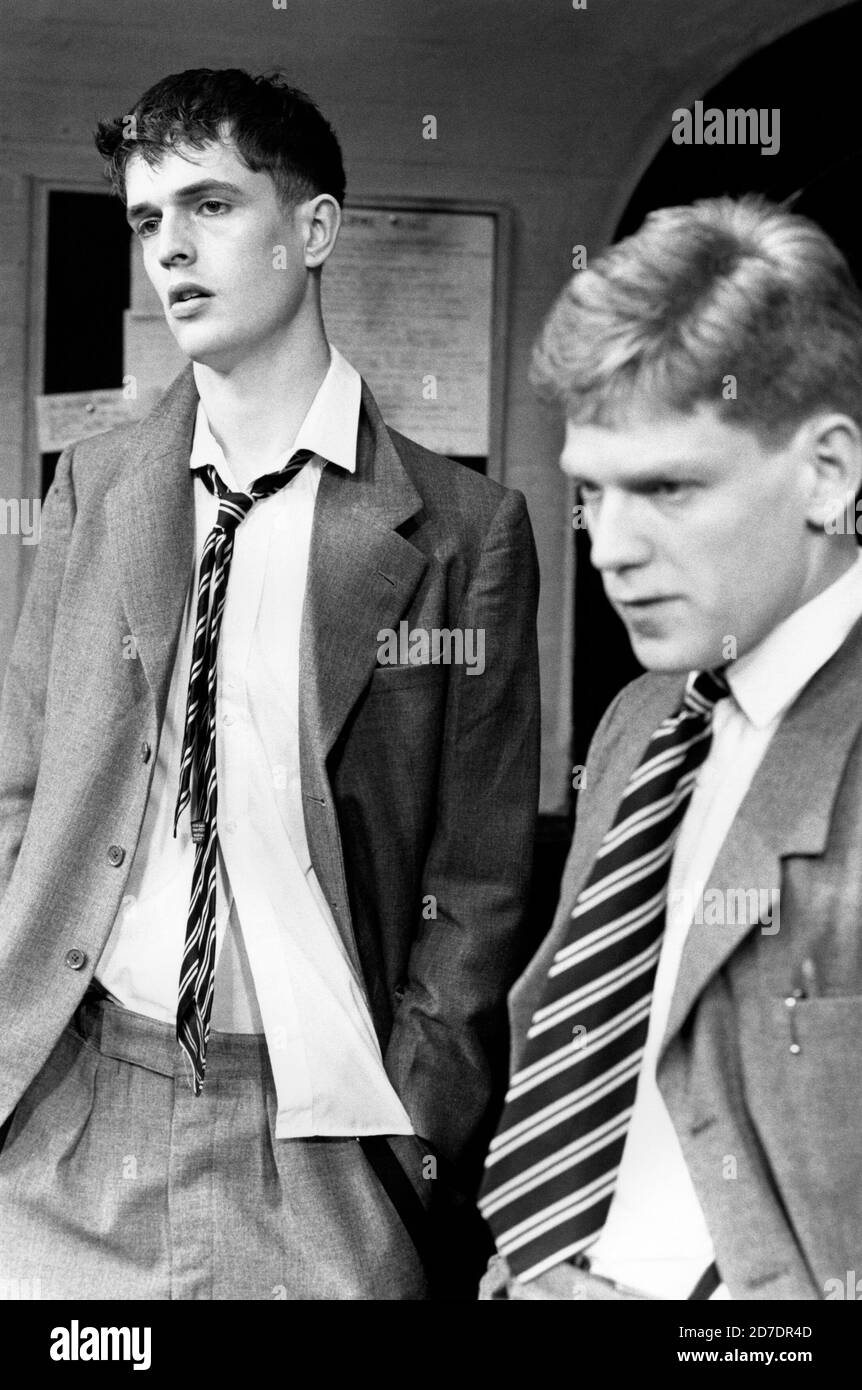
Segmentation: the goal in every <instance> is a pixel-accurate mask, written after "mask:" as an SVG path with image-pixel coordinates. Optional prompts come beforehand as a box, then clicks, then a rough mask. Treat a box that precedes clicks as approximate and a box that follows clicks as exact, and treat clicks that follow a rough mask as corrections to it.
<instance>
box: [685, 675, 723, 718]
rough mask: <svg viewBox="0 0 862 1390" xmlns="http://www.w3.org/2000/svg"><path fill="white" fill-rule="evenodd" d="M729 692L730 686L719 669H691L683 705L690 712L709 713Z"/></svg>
mask: <svg viewBox="0 0 862 1390" xmlns="http://www.w3.org/2000/svg"><path fill="white" fill-rule="evenodd" d="M729 694H730V686H729V685H728V683H727V681H726V680H725V678H724V676H723V675H722V673H721V672H720V671H692V673H691V675H690V676H689V678H688V680H687V682H686V687H685V697H684V700H685V707H686V709H687V710H690V711H691V712H692V714H711V712H712V710H713V707H714V706H715V705H716V704H717V703H718V701H719V700H723V699H724V698H725V696H727V695H729Z"/></svg>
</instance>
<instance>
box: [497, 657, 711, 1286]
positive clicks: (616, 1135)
mask: <svg viewBox="0 0 862 1390" xmlns="http://www.w3.org/2000/svg"><path fill="white" fill-rule="evenodd" d="M727 693H728V687H727V683H726V681H725V680H724V677H723V676H721V675H718V674H716V673H713V672H710V671H703V672H701V673H700V674H698V673H697V672H692V673H691V675H690V676H689V678H688V683H687V685H686V690H685V696H684V699H683V703H682V705H681V707H680V708H679V710H678V711H677V712H676V713H675V714H673V715H671V716H670V717H669V718H667V719H665V720H664V722H663V723H662V724H661V725H660V727H659V728H658V729H657V730H656V731H655V733H654V734H653V735H652V738H651V739H650V741H649V743H648V744H647V747H646V750H645V752H644V755H643V757H642V758H641V760H640V762H639V764H638V766H637V767H636V769H635V771H634V772H633V774H632V776H631V777H630V779H629V782H628V785H627V786H626V789H625V792H624V793H623V797H622V800H621V802H620V805H619V808H618V810H617V813H616V816H615V817H614V821H613V824H612V825H611V827H610V829H609V830H608V831H607V833H606V835H605V837H604V839H603V841H602V844H601V847H600V849H599V852H598V855H597V856H596V861H595V864H594V866H593V868H592V871H591V873H590V875H589V877H588V878H587V879H586V882H585V883H584V886H583V887H582V889H581V891H580V893H579V894H578V897H577V900H576V902H575V905H574V908H573V910H572V913H571V919H570V922H569V930H568V934H567V936H566V939H565V941H564V942H563V944H562V945H561V946H560V949H559V950H558V951H557V953H556V955H555V956H554V960H553V963H552V965H551V968H550V971H549V974H548V979H547V981H546V983H545V989H544V993H543V995H542V1000H541V1004H540V1007H539V1008H538V1009H537V1010H536V1012H535V1014H534V1015H533V1020H532V1024H531V1026H530V1029H529V1032H528V1034H527V1046H526V1049H525V1052H524V1056H523V1060H522V1064H521V1068H520V1070H519V1071H518V1072H517V1073H516V1074H515V1075H514V1076H513V1077H512V1081H511V1084H510V1089H509V1092H508V1095H507V1096H506V1104H505V1108H504V1111H503V1116H502V1119H501V1122H500V1127H499V1129H498V1131H497V1135H496V1138H495V1139H494V1141H493V1143H492V1145H491V1149H490V1152H489V1155H488V1158H487V1161H486V1169H485V1179H484V1182H483V1185H482V1191H481V1193H480V1198H479V1205H480V1208H481V1210H482V1213H483V1215H484V1216H485V1218H486V1220H487V1221H488V1224H489V1225H490V1227H491V1230H492V1231H493V1233H494V1237H495V1239H496V1242H497V1246H498V1249H499V1250H500V1252H501V1254H503V1255H505V1257H506V1259H507V1261H508V1264H509V1268H510V1269H511V1271H512V1272H513V1274H515V1275H516V1277H518V1278H520V1279H522V1280H527V1279H532V1278H535V1277H536V1276H537V1275H539V1274H542V1273H544V1272H545V1271H546V1270H548V1269H551V1268H552V1267H553V1266H554V1265H556V1264H559V1263H561V1262H562V1261H563V1260H567V1259H571V1258H572V1257H573V1256H576V1255H578V1254H579V1253H580V1252H581V1251H583V1250H585V1249H586V1248H587V1247H588V1246H589V1245H591V1244H592V1243H593V1242H594V1241H595V1240H596V1239H597V1238H598V1236H599V1234H600V1232H601V1230H602V1227H603V1226H604V1223H605V1220H606V1217H607V1214H608V1210H609V1209H610V1205H611V1199H612V1197H613V1193H614V1187H615V1185H616V1179H617V1173H618V1172H619V1166H620V1162H621V1159H622V1154H623V1148H624V1146H625V1142H626V1135H627V1133H628V1128H629V1123H630V1120H631V1116H632V1109H633V1106H634V1099H635V1092H636V1090H637V1083H638V1075H639V1072H640V1067H641V1062H642V1059H643V1050H644V1044H645V1042H646V1036H647V1028H648V1025H649V1014H650V1005H651V1003H652V991H653V983H654V981H655V974H656V969H657V967H658V960H659V955H660V953H661V946H662V938H663V935H664V926H665V907H666V903H667V888H668V878H669V875H670V864H671V859H672V857H673V851H674V846H675V844H676V840H677V836H678V835H679V830H680V826H681V824H682V820H683V817H684V815H685V812H686V810H687V808H688V804H689V801H690V800H691V794H692V791H693V788H694V783H695V780H696V778H697V773H698V769H699V768H700V766H701V764H702V763H703V761H704V759H705V758H706V756H707V753H708V752H709V747H710V743H711V741H712V716H713V712H714V708H715V704H716V702H717V701H718V700H720V699H721V698H722V697H723V696H725V695H727Z"/></svg>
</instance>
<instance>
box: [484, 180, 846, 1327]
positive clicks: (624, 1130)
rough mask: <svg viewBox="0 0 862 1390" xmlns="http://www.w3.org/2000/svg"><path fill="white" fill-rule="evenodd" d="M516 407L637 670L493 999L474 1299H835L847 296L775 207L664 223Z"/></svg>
mask: <svg viewBox="0 0 862 1390" xmlns="http://www.w3.org/2000/svg"><path fill="white" fill-rule="evenodd" d="M534 380H535V381H536V383H537V384H538V385H539V386H540V387H543V388H545V389H546V390H547V391H549V392H550V393H551V394H553V395H554V396H555V397H556V398H557V399H559V400H560V401H561V402H562V403H563V405H564V408H565V411H566V415H567V431H566V441H565V447H564V452H563V460H562V461H563V467H564V468H565V470H566V471H567V472H568V473H569V474H570V475H571V476H572V477H573V478H574V479H575V480H576V481H577V484H578V488H579V491H580V497H579V503H578V505H579V507H580V508H581V509H582V515H583V516H584V519H585V521H586V525H587V528H588V530H589V534H590V539H591V543H592V550H591V559H592V563H593V564H594V565H595V566H597V567H598V568H599V569H600V570H601V572H602V577H603V580H604V585H605V590H606V592H607V594H608V597H609V598H610V601H611V603H612V604H613V605H614V607H615V608H616V610H617V612H618V613H619V614H620V616H621V618H622V620H623V622H624V623H625V624H626V627H627V629H628V633H629V637H630V639H631V643H632V647H633V649H634V651H635V654H636V655H637V657H638V659H639V660H640V661H641V662H642V664H643V665H644V666H645V667H646V668H647V672H648V674H647V675H645V676H643V677H642V678H641V679H640V680H638V681H635V682H634V683H633V684H632V685H630V686H628V687H627V688H626V689H625V690H624V691H623V692H622V693H621V694H620V695H619V696H618V697H617V699H616V700H615V701H614V703H613V704H612V705H611V707H610V708H609V709H608V711H607V713H606V714H605V717H604V719H603V721H602V723H601V725H600V727H599V729H598V732H597V733H596V736H595V739H594V741H593V744H592V747H591V750H590V754H589V759H588V762H587V766H586V769H585V770H584V769H581V791H580V793H579V798H578V815H577V826H576V832H575V840H574V844H573V847H572V851H571V854H570V857H569V861H568V864H567V867H566V871H565V876H564V881H563V888H562V896H561V899H560V912H559V915H558V917H557V919H556V922H555V924H554V926H553V928H552V930H551V932H550V934H549V936H548V938H547V940H546V941H545V943H544V944H543V945H542V947H541V949H540V950H539V952H538V954H537V955H536V957H535V959H534V960H533V962H532V963H531V965H530V966H529V968H528V969H527V972H526V973H525V975H524V976H523V978H522V979H521V980H520V981H519V983H518V985H517V986H516V988H515V990H514V991H513V994H512V1000H511V1002H512V1033H513V1075H512V1081H511V1087H510V1090H509V1094H508V1097H507V1103H506V1106H505V1109H504V1113H503V1116H502V1119H501V1122H500V1126H499V1129H498V1132H497V1136H496V1138H495V1139H494V1141H493V1144H492V1146H491V1150H490V1154H489V1156H488V1161H487V1168H486V1177H485V1181H484V1184H483V1189H482V1198H481V1206H482V1209H483V1211H484V1212H485V1214H486V1216H487V1218H488V1220H489V1222H490V1224H491V1226H492V1228H493V1230H494V1234H495V1237H496V1240H497V1244H498V1248H499V1250H500V1252H501V1254H502V1256H503V1257H504V1262H505V1266H506V1268H505V1269H503V1270H501V1269H500V1267H499V1266H495V1269H494V1270H493V1271H492V1272H491V1273H490V1274H489V1280H488V1284H487V1286H486V1288H485V1289H483V1297H484V1296H488V1297H495V1296H506V1294H505V1293H501V1292H500V1291H499V1290H500V1288H502V1289H504V1290H507V1292H508V1296H509V1297H512V1298H518V1299H546V1298H547V1299H554V1298H565V1299H568V1298H585V1299H591V1300H596V1299H598V1300H607V1299H636V1298H653V1299H655V1298H658V1299H690V1298H694V1299H698V1300H702V1299H707V1298H709V1297H731V1298H735V1299H763V1298H766V1299H816V1298H823V1297H829V1296H831V1297H835V1296H836V1292H835V1291H836V1289H837V1290H838V1294H837V1296H839V1297H842V1298H843V1297H844V1287H845V1271H846V1270H848V1269H853V1268H854V1267H857V1263H858V1252H859V1249H860V1246H862V1182H860V1165H859V1149H860V1138H859V1136H860V1134H862V1092H860V1088H859V1086H858V1083H857V1081H856V1078H855V1069H856V1067H857V1066H858V1061H859V1058H860V1055H862V937H860V931H859V904H860V902H862V858H860V853H859V847H860V844H862V700H860V694H859V692H860V689H862V564H860V557H859V550H858V546H857V544H856V530H857V527H856V525H855V509H854V499H855V497H856V494H857V492H858V489H859V485H860V479H862V434H860V430H862V296H860V293H859V290H858V289H857V287H856V286H855V285H854V283H853V281H852V278H851V276H850V273H849V270H848V268H847V265H846V263H845V261H844V259H843V257H842V256H841V255H840V253H839V252H838V250H837V249H836V247H835V246H833V245H832V243H831V242H830V241H829V239H828V238H827V237H826V236H825V235H824V233H823V232H822V231H821V230H820V229H819V228H817V227H816V226H814V225H813V224H812V223H810V222H807V221H806V220H805V219H803V218H800V217H796V216H794V215H793V214H792V213H789V212H786V211H785V210H783V209H780V208H777V207H774V206H772V205H770V204H768V203H766V202H764V201H761V200H759V199H757V198H753V197H750V198H744V199H741V200H739V201H738V202H735V201H733V200H731V199H719V200H715V201H707V202H704V203H699V204H695V205H694V206H693V207H679V208H669V209H665V210H663V211H661V212H657V213H653V214H652V215H651V216H650V217H649V218H648V219H647V222H646V223H645V225H644V227H643V228H642V229H641V230H640V231H639V232H638V233H637V234H636V235H634V236H633V237H630V238H628V239H627V240H625V241H622V242H620V243H619V244H618V245H616V246H613V247H611V248H610V249H609V250H608V251H606V252H605V253H603V254H602V255H601V256H599V257H597V258H596V259H595V261H594V262H593V263H592V265H591V267H590V269H589V270H587V271H584V272H583V274H580V275H577V276H576V277H575V278H574V280H573V281H572V282H571V284H570V285H569V286H568V287H567V289H566V291H565V292H564V293H563V294H562V295H561V297H560V299H559V301H558V303H557V305H556V306H555V308H554V310H553V312H552V313H551V316H550V318H549V320H548V323H547V325H546V327H545V330H544V332H543V334H542V336H541V339H540V341H539V344H538V346H537V349H536V355H535V362H534ZM848 515H849V524H848ZM501 1273H502V1274H503V1275H504V1276H505V1277H504V1279H503V1280H502V1281H501V1280H500V1278H499V1276H500V1274H501ZM495 1284H496V1285H497V1289H498V1291H497V1292H495V1291H494V1286H495Z"/></svg>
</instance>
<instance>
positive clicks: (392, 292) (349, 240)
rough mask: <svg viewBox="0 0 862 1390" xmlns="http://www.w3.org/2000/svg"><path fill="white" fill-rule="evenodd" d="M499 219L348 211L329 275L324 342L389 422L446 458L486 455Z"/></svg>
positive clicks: (326, 278)
mask: <svg viewBox="0 0 862 1390" xmlns="http://www.w3.org/2000/svg"><path fill="white" fill-rule="evenodd" d="M493 297H494V218H493V217H492V216H491V215H490V214H473V213H443V212H437V211H433V212H431V211H429V212H407V211H401V212H396V211H389V210H384V209H379V208H355V209H351V208H348V209H346V210H345V213H344V225H343V226H342V229H341V234H340V236H339V239H338V244H337V245H336V248H335V251H334V253H333V255H332V257H331V258H330V260H329V261H328V262H327V264H326V267H325V269H324V272H323V306H324V319H325V322H326V330H327V334H328V336H329V338H330V341H331V342H333V343H334V344H335V346H336V347H337V348H339V349H340V350H341V351H342V352H343V353H344V355H345V357H347V358H348V359H349V360H350V361H351V362H352V363H353V365H354V366H355V367H356V368H357V370H358V371H360V372H361V373H362V375H363V376H364V377H365V378H366V380H367V381H368V384H369V386H370V387H371V389H372V391H373V392H374V395H375V396H376V398H377V403H378V405H379V406H380V408H381V410H382V412H383V416H384V418H385V419H386V422H387V424H390V425H392V426H393V427H394V428H395V429H397V430H400V431H401V432H402V433H403V434H406V435H409V436H410V438H411V439H416V440H418V441H419V443H420V444H424V445H425V446H426V447H427V448H430V449H435V450H437V451H438V452H439V453H444V454H462V455H471V456H478V457H487V455H488V452H489V433H490V430H489V426H490V407H491V347H492V341H491V334H492V313H493Z"/></svg>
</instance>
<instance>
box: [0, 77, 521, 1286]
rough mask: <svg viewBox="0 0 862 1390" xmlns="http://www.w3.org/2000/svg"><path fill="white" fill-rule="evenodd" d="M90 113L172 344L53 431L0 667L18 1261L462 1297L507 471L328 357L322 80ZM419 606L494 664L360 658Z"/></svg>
mask: <svg viewBox="0 0 862 1390" xmlns="http://www.w3.org/2000/svg"><path fill="white" fill-rule="evenodd" d="M97 144H98V148H99V150H100V152H101V153H102V155H103V156H104V158H105V159H106V161H107V163H108V171H109V174H110V177H111V179H112V181H113V184H114V187H115V189H116V191H117V192H118V193H119V194H120V195H121V196H122V197H123V198H124V201H125V203H126V207H127V213H128V218H129V221H130V224H131V226H132V228H133V231H134V233H135V235H136V236H137V237H138V239H139V241H140V244H141V247H142V251H143V259H144V265H145V268H146V271H147V274H148V275H149V277H150V279H151V281H152V283H153V285H154V287H155V289H156V291H157V293H158V295H159V297H160V299H161V301H162V304H163V306H164V311H165V316H166V319H167V322H168V324H169V326H170V328H171V331H172V333H173V334H174V337H175V338H176V341H177V342H178V344H179V345H180V347H181V348H182V350H183V352H184V353H185V354H186V356H187V357H188V358H189V359H190V365H189V366H188V367H187V368H186V369H185V371H184V372H183V373H182V374H181V375H180V376H179V377H178V378H177V380H176V381H175V382H174V383H173V385H172V386H171V387H170V388H169V390H168V391H167V393H166V395H165V396H164V397H163V399H162V401H161V402H160V403H159V405H158V406H157V407H156V409H155V410H154V411H153V412H152V413H151V414H150V415H149V416H148V417H147V418H146V419H145V420H144V421H142V422H141V423H140V424H135V425H131V426H129V427H126V428H124V429H121V430H116V431H112V432H111V433H109V434H105V435H101V436H98V437H96V438H93V439H89V440H87V441H85V442H83V443H81V444H78V445H76V446H74V447H72V448H70V449H68V450H67V451H66V452H65V453H64V454H63V456H62V458H61V459H60V462H59V464H58V467H57V473H56V477H55V480H54V483H53V486H52V488H51V491H50V493H49V496H48V498H47V501H46V505H45V509H44V516H43V528H42V541H41V546H40V549H39V554H38V557H37V563H36V567H35V573H34V576H33V579H32V583H31V586H30V589H29V591H28V594H27V598H26V602H25V606H24V610H23V613H22V616H21V620H20V624H19V627H18V631H17V634H16V638H15V644H14V649H13V651H12V654H11V658H10V660H9V665H8V671H7V674H6V679H5V683H4V688H3V697H2V708H0V1012H2V1016H3V1020H4V1027H3V1035H2V1041H0V1048H1V1049H2V1066H0V1120H7V1132H6V1138H5V1145H4V1147H3V1149H2V1153H0V1272H2V1274H3V1275H4V1276H5V1277H7V1278H18V1279H21V1280H24V1279H37V1280H39V1283H40V1289H41V1293H42V1296H43V1297H50V1298H58V1297H72V1296H74V1297H76V1298H78V1297H85V1298H116V1297H120V1298H143V1297H147V1298H150V1297H151V1298H161V1299H168V1298H171V1299H200V1298H204V1299H206V1298H215V1299H223V1298H230V1299H233V1298H271V1297H287V1298H290V1299H376V1298H383V1299H423V1298H427V1297H429V1296H431V1297H435V1296H442V1297H446V1296H450V1297H454V1296H470V1292H471V1278H472V1277H473V1274H474V1270H475V1264H476V1256H477V1253H478V1252H477V1241H476V1237H475V1233H471V1232H469V1230H468V1228H469V1223H468V1221H467V1219H466V1217H462V1215H461V1214H462V1213H469V1211H470V1203H469V1198H470V1196H471V1193H472V1192H473V1191H475V1184H476V1183H477V1181H478V1173H479V1168H480V1165H481V1157H482V1153H483V1150H484V1148H485V1147H486V1146H487V1140H488V1137H489V1135H488V1124H489V1115H492V1114H493V1107H494V1103H495V1099H496V1100H497V1101H499V1097H500V1092H501V1086H502V1084H504V1079H505V1047H506V1021H505V992H506V989H507V987H508V985H509V983H510V980H511V973H512V961H513V959H514V953H515V941H516V936H517V931H518V927H519V923H520V920H521V916H522V911H523V906H524V900H525V894H526V888H527V882H528V876H529V870H530V847H531V839H532V828H533V820H534V816H535V809H536V797H537V766H538V764H537V748H536V744H537V738H538V714H537V653H536V639H535V630H534V622H535V607H536V595H537V573H536V560H535V552H534V547H533V543H532V535H531V531H530V525H529V521H528V518H527V513H526V507H525V505H524V500H523V498H522V497H521V495H520V494H519V493H516V492H512V491H508V490H506V489H504V488H502V487H500V486H499V485H497V484H495V483H493V482H491V481H489V480H487V479H484V478H481V477H479V476H477V475H475V474H473V473H472V472H469V471H468V470H466V469H464V468H462V467H459V466H458V465H456V464H454V463H452V462H450V461H448V460H446V459H443V458H440V457H437V456H436V455H434V454H431V453H429V452H428V451H427V450H426V449H423V448H420V447H419V446H418V445H416V444H414V443H412V442H411V441H409V440H407V439H405V438H403V437H402V436H400V435H398V434H396V433H394V432H393V431H391V430H389V429H387V427H386V425H385V424H384V422H383V420H382V419H381V417H380V413H379V411H378V409H377V406H376V404H375V402H374V399H373V397H372V395H371V393H370V391H369V390H368V388H367V386H366V385H365V383H364V382H362V381H361V379H360V377H359V376H358V374H357V373H356V371H355V370H354V369H353V368H352V367H351V366H350V365H349V364H348V363H347V362H346V361H345V360H344V358H343V357H342V356H341V355H340V354H339V353H338V352H337V351H336V350H335V349H334V348H331V347H330V344H329V343H328V341H327V338H326V334H325V330H324V324H323V319H322V316H321V306H320V273H321V270H322V267H323V265H324V263H325V262H326V260H327V258H328V257H329V255H330V254H331V253H332V250H333V248H334V246H335V242H336V237H337V235H338V230H339V224H340V217H341V204H342V201H343V198H344V171H343V168H342V163H341V155H340V151H339V147H338V142H337V140H336V138H335V136H334V135H333V133H332V131H331V129H330V128H329V126H328V125H327V124H326V122H325V121H324V120H323V118H322V116H321V115H320V113H319V112H318V111H317V109H316V108H315V106H314V105H313V104H312V103H311V102H310V101H309V100H308V99H307V98H306V97H304V96H303V95H302V94H301V93H299V92H296V91H294V90H292V89H290V88H289V87H287V86H285V85H284V84H283V83H281V82H280V81H278V80H269V79H263V78H252V77H250V76H249V75H248V74H246V73H242V72H239V71H227V72H212V71H209V70H201V71H191V72H185V73H180V74H178V75H175V76H172V77H168V78H166V79H165V80H164V81H162V82H159V83H157V84H156V86H154V87H153V88H151V89H150V90H149V91H148V92H146V93H145V94H144V96H143V97H142V98H141V99H140V101H139V102H138V103H137V105H136V106H135V108H134V110H133V111H132V112H131V113H130V114H129V115H128V116H126V117H122V118H120V119H118V120H116V121H111V122H105V123H103V124H102V125H101V126H100V127H99V132H98V136H97ZM276 253H277V254H276ZM402 621H406V622H407V623H408V624H409V627H410V629H411V631H415V630H420V631H423V632H433V631H443V630H450V631H452V630H456V629H458V630H462V631H464V632H471V633H482V641H483V643H484V653H485V658H484V670H483V671H482V672H481V673H479V672H478V667H474V668H469V667H466V666H465V665H464V664H461V665H457V664H446V663H445V662H441V661H439V660H434V659H433V648H432V659H431V660H428V661H425V662H420V663H417V664H409V665H397V666H389V665H386V664H382V663H380V662H379V661H378V652H379V648H380V632H381V629H394V628H397V627H398V625H399V623H400V622H402ZM456 650H457V647H456ZM501 1068H502V1072H501ZM459 1204H460V1205H459Z"/></svg>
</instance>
